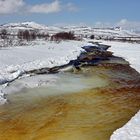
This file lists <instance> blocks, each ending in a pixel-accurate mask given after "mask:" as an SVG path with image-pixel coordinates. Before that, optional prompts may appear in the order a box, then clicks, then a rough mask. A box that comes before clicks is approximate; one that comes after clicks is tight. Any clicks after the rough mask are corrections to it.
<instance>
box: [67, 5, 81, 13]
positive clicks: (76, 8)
mask: <svg viewBox="0 0 140 140" xmlns="http://www.w3.org/2000/svg"><path fill="white" fill-rule="evenodd" d="M65 7H66V9H67V10H68V11H71V12H77V11H78V10H79V9H78V7H77V6H75V5H74V4H73V3H67V4H66V6H65Z"/></svg>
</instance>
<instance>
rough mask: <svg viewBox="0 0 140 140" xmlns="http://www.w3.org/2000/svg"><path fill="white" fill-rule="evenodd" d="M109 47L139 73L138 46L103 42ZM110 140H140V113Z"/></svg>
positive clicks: (139, 52) (139, 57)
mask: <svg viewBox="0 0 140 140" xmlns="http://www.w3.org/2000/svg"><path fill="white" fill-rule="evenodd" d="M102 43H103V44H107V45H111V48H110V50H111V51H112V52H114V54H115V55H116V56H121V57H123V58H125V59H126V60H128V61H129V62H130V64H131V66H132V67H133V68H134V69H136V70H137V71H138V72H139V73H140V44H131V43H121V42H109V41H103V42H102ZM110 140H140V111H139V112H138V113H137V114H136V115H135V116H134V117H133V118H132V119H131V120H130V121H129V122H128V123H127V124H126V125H124V126H123V127H122V128H120V129H118V130H116V131H115V132H114V133H113V135H112V136H111V138H110Z"/></svg>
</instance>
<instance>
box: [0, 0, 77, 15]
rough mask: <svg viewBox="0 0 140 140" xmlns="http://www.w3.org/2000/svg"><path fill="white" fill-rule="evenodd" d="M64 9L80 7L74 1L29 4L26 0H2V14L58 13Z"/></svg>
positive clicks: (0, 3)
mask: <svg viewBox="0 0 140 140" xmlns="http://www.w3.org/2000/svg"><path fill="white" fill-rule="evenodd" d="M62 10H65V11H66V10H67V11H70V12H76V11H77V10H78V8H77V7H76V6H75V5H74V4H73V3H66V4H62V3H61V2H60V0H54V1H53V2H50V3H41V4H35V5H29V4H28V3H25V0H0V14H12V13H19V12H20V13H41V14H49V13H57V12H60V11H62Z"/></svg>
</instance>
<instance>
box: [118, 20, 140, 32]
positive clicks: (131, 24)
mask: <svg viewBox="0 0 140 140" xmlns="http://www.w3.org/2000/svg"><path fill="white" fill-rule="evenodd" d="M116 25H117V26H120V27H122V28H123V29H127V30H134V31H136V30H137V31H138V30H139V31H140V22H138V21H129V20H127V19H122V20H120V21H119V22H118V23H117V24H116Z"/></svg>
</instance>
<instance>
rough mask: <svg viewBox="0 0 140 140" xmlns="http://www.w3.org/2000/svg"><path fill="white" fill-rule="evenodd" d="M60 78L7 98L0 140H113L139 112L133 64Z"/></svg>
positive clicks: (138, 79)
mask: <svg viewBox="0 0 140 140" xmlns="http://www.w3.org/2000/svg"><path fill="white" fill-rule="evenodd" d="M57 75H58V76H59V77H60V81H59V82H58V83H57V85H56V86H53V87H40V88H35V89H28V90H23V91H21V92H20V93H15V94H11V95H8V100H9V103H7V104H5V105H3V106H0V140H109V138H110V136H111V134H112V133H113V131H114V130H116V129H117V128H120V127H121V126H123V125H124V124H125V123H126V122H127V121H128V120H129V119H130V118H131V117H132V116H133V115H134V114H135V113H136V112H137V111H138V110H139V109H140V75H139V74H138V73H137V72H136V71H135V70H133V69H131V68H130V67H129V66H128V65H116V66H113V67H112V66H98V67H86V68H83V69H82V70H81V71H80V72H76V73H75V74H68V75H67V74H57Z"/></svg>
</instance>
